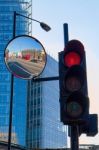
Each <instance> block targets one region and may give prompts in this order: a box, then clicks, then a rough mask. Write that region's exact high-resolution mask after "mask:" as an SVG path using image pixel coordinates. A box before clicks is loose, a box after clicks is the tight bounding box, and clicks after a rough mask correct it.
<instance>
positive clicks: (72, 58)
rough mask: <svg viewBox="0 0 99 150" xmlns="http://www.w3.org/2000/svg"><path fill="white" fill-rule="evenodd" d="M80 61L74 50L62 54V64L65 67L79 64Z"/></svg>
mask: <svg viewBox="0 0 99 150" xmlns="http://www.w3.org/2000/svg"><path fill="white" fill-rule="evenodd" d="M80 63H81V58H80V55H79V54H78V53H76V52H73V51H72V52H69V53H67V54H65V56H64V64H65V66H67V67H71V66H73V65H79V64H80Z"/></svg>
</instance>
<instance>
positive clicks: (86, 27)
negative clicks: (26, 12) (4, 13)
mask: <svg viewBox="0 0 99 150" xmlns="http://www.w3.org/2000/svg"><path fill="white" fill-rule="evenodd" d="M32 2H33V7H32V17H33V18H34V19H37V20H39V21H42V22H45V23H47V24H48V25H50V27H51V28H52V30H51V31H49V32H45V31H44V30H42V29H41V28H40V27H39V24H37V23H36V22H33V26H32V31H33V32H32V35H33V36H34V37H36V38H37V39H38V40H40V42H41V43H42V44H43V46H44V47H45V50H46V52H47V53H48V54H50V55H51V56H53V57H54V58H55V59H56V60H58V52H60V51H62V50H63V49H64V36H63V33H64V32H63V24H64V23H68V30H69V40H72V39H78V40H80V41H81V42H82V43H83V45H84V47H85V51H86V62H87V79H88V92H89V98H90V113H96V114H98V115H99V98H98V93H99V92H98V91H99V90H98V89H99V0H87V1H85V0H75V1H74V0H32ZM98 126H99V125H98ZM98 128H99V127H98ZM84 143H85V144H86V143H87V144H98V145H99V133H98V134H97V136H95V137H86V136H85V135H82V136H81V137H80V144H84Z"/></svg>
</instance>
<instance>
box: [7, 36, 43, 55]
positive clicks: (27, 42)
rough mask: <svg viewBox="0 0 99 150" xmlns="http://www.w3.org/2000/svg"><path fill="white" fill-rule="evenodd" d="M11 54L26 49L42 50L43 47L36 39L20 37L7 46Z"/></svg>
mask: <svg viewBox="0 0 99 150" xmlns="http://www.w3.org/2000/svg"><path fill="white" fill-rule="evenodd" d="M7 49H9V51H10V52H20V51H22V50H26V49H36V50H37V49H38V50H42V49H43V47H42V45H41V44H40V43H39V41H37V40H36V39H33V38H31V37H28V36H20V37H17V38H15V39H13V40H12V41H11V42H10V43H9V44H8V46H7Z"/></svg>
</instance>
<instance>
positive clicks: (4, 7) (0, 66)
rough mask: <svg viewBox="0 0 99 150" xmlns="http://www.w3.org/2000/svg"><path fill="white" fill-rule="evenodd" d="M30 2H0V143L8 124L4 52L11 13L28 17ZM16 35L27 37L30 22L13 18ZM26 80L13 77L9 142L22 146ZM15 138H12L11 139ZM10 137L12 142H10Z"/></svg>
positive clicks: (7, 91)
mask: <svg viewBox="0 0 99 150" xmlns="http://www.w3.org/2000/svg"><path fill="white" fill-rule="evenodd" d="M31 1H32V0H0V141H3V140H5V141H7V136H8V134H7V133H8V123H9V100H10V79H11V76H10V73H9V72H8V70H7V68H6V66H5V63H4V58H3V57H4V49H5V47H6V44H7V43H8V41H9V40H10V39H12V36H13V34H12V31H13V11H17V12H19V13H21V14H24V15H28V16H30V17H31ZM16 23H17V24H16V35H22V34H29V33H30V32H31V30H30V28H31V24H30V23H31V21H29V20H28V19H25V18H23V17H19V16H17V21H16ZM29 24H30V26H29ZM26 90H27V81H23V80H20V79H16V78H15V82H14V108H13V126H12V142H15V143H16V142H18V144H22V145H24V144H25V121H26V97H27V94H26ZM14 135H15V136H14ZM13 137H15V140H14V141H13Z"/></svg>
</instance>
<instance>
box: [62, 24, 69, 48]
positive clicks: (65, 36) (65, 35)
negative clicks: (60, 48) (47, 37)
mask: <svg viewBox="0 0 99 150" xmlns="http://www.w3.org/2000/svg"><path fill="white" fill-rule="evenodd" d="M63 26H64V46H66V44H67V42H68V40H69V36H68V24H67V23H64V24H63Z"/></svg>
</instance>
